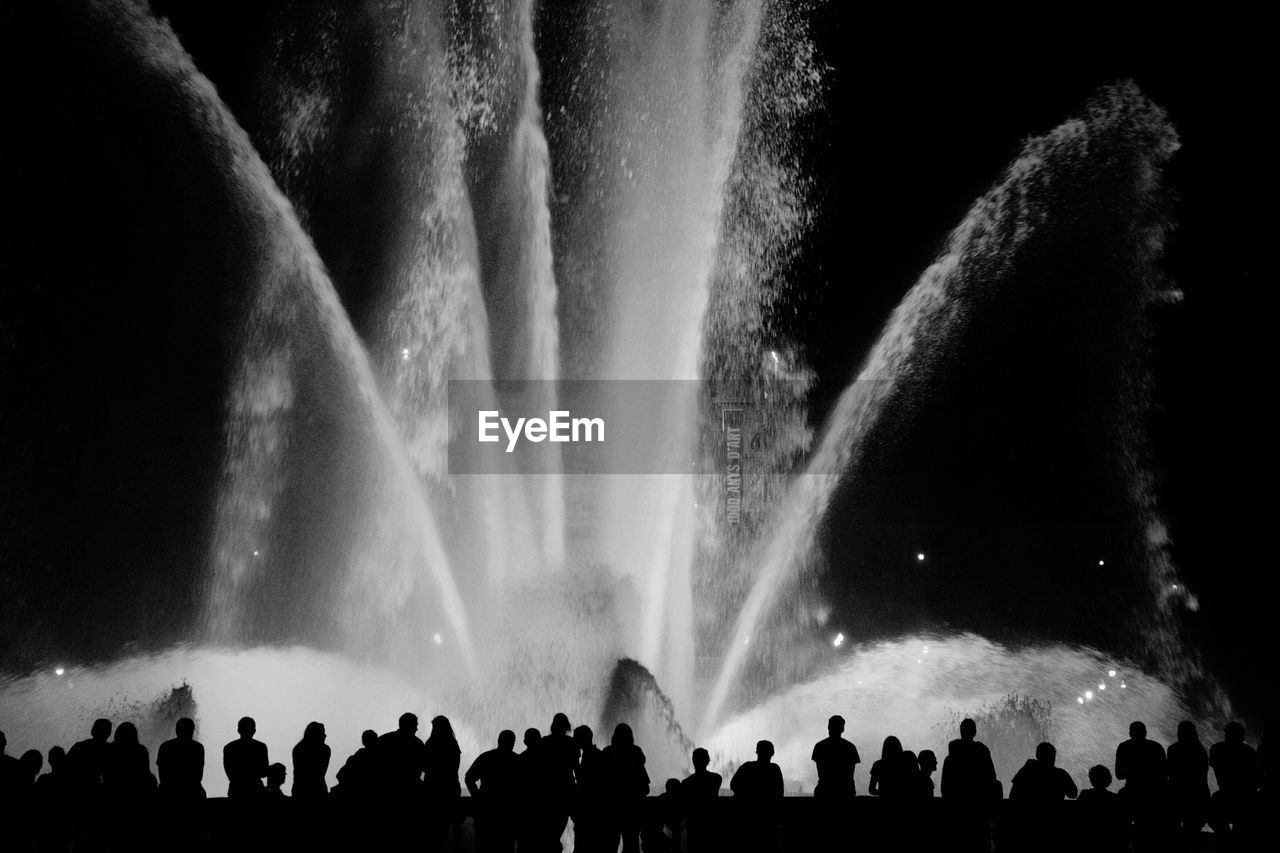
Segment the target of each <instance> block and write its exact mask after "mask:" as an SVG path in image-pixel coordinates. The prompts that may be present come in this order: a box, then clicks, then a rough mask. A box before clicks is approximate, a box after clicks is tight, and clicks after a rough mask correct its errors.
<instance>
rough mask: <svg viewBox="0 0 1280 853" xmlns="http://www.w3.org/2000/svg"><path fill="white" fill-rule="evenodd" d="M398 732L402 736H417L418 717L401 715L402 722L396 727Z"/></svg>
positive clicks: (406, 714)
mask: <svg viewBox="0 0 1280 853" xmlns="http://www.w3.org/2000/svg"><path fill="white" fill-rule="evenodd" d="M396 730H397V731H399V732H400V733H401V734H408V735H412V734H417V733H418V715H417V714H409V713H404V714H401V715H400V722H399V724H398V725H397V726H396Z"/></svg>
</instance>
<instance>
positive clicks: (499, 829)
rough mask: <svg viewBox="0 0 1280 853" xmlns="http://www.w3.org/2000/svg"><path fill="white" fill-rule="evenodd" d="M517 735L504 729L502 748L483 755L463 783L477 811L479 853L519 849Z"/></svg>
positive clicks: (501, 735)
mask: <svg viewBox="0 0 1280 853" xmlns="http://www.w3.org/2000/svg"><path fill="white" fill-rule="evenodd" d="M515 750H516V733H515V732H513V731H511V730H510V729H503V730H502V731H501V732H499V733H498V746H497V748H495V749H490V750H488V751H486V752H482V753H480V755H478V756H477V757H476V760H475V761H473V762H471V766H470V767H468V768H467V775H466V776H465V777H463V781H464V782H465V783H466V785H467V791H469V792H470V793H471V802H472V803H473V807H474V809H475V827H476V850H477V851H478V853H511V851H512V850H514V849H515V845H516V834H515V815H514V814H513V812H514V809H515V803H516V797H517V794H518V779H517V775H516V774H517V769H516V751H515Z"/></svg>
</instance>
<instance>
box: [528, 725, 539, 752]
mask: <svg viewBox="0 0 1280 853" xmlns="http://www.w3.org/2000/svg"><path fill="white" fill-rule="evenodd" d="M540 740H542V732H540V731H538V730H537V729H525V730H524V748H525V749H533V747H534V745H535V744H537V743H538V741H540Z"/></svg>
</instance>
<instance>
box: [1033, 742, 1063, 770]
mask: <svg viewBox="0 0 1280 853" xmlns="http://www.w3.org/2000/svg"><path fill="white" fill-rule="evenodd" d="M1057 760H1058V750H1057V749H1056V748H1055V747H1054V745H1053V744H1051V743H1049V742H1048V741H1045V742H1044V743H1042V744H1040V745H1039V746H1037V747H1036V761H1039V762H1040V763H1041V764H1043V765H1044V766H1045V767H1052V766H1053V765H1054V764H1055V763H1056V762H1057Z"/></svg>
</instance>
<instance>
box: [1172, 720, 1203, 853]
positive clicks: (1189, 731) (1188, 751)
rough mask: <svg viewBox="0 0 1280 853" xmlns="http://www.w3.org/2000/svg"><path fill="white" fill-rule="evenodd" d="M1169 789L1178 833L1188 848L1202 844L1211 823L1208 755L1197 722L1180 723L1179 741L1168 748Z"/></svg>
mask: <svg viewBox="0 0 1280 853" xmlns="http://www.w3.org/2000/svg"><path fill="white" fill-rule="evenodd" d="M1168 768H1169V787H1170V793H1171V794H1172V806H1173V812H1174V818H1175V820H1176V822H1177V828H1178V833H1179V835H1180V836H1181V837H1182V839H1183V841H1184V843H1185V844H1186V845H1187V846H1188V849H1195V848H1194V847H1191V845H1193V844H1197V843H1198V841H1199V836H1200V830H1201V829H1202V828H1203V827H1204V825H1205V823H1206V822H1207V821H1208V812H1209V753H1208V752H1206V751H1205V748H1204V746H1203V745H1202V744H1201V743H1200V735H1199V733H1198V732H1197V731H1196V726H1195V723H1192V722H1191V721H1190V720H1183V721H1182V722H1181V723H1178V739H1177V741H1175V742H1174V743H1172V744H1170V745H1169V752H1168Z"/></svg>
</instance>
